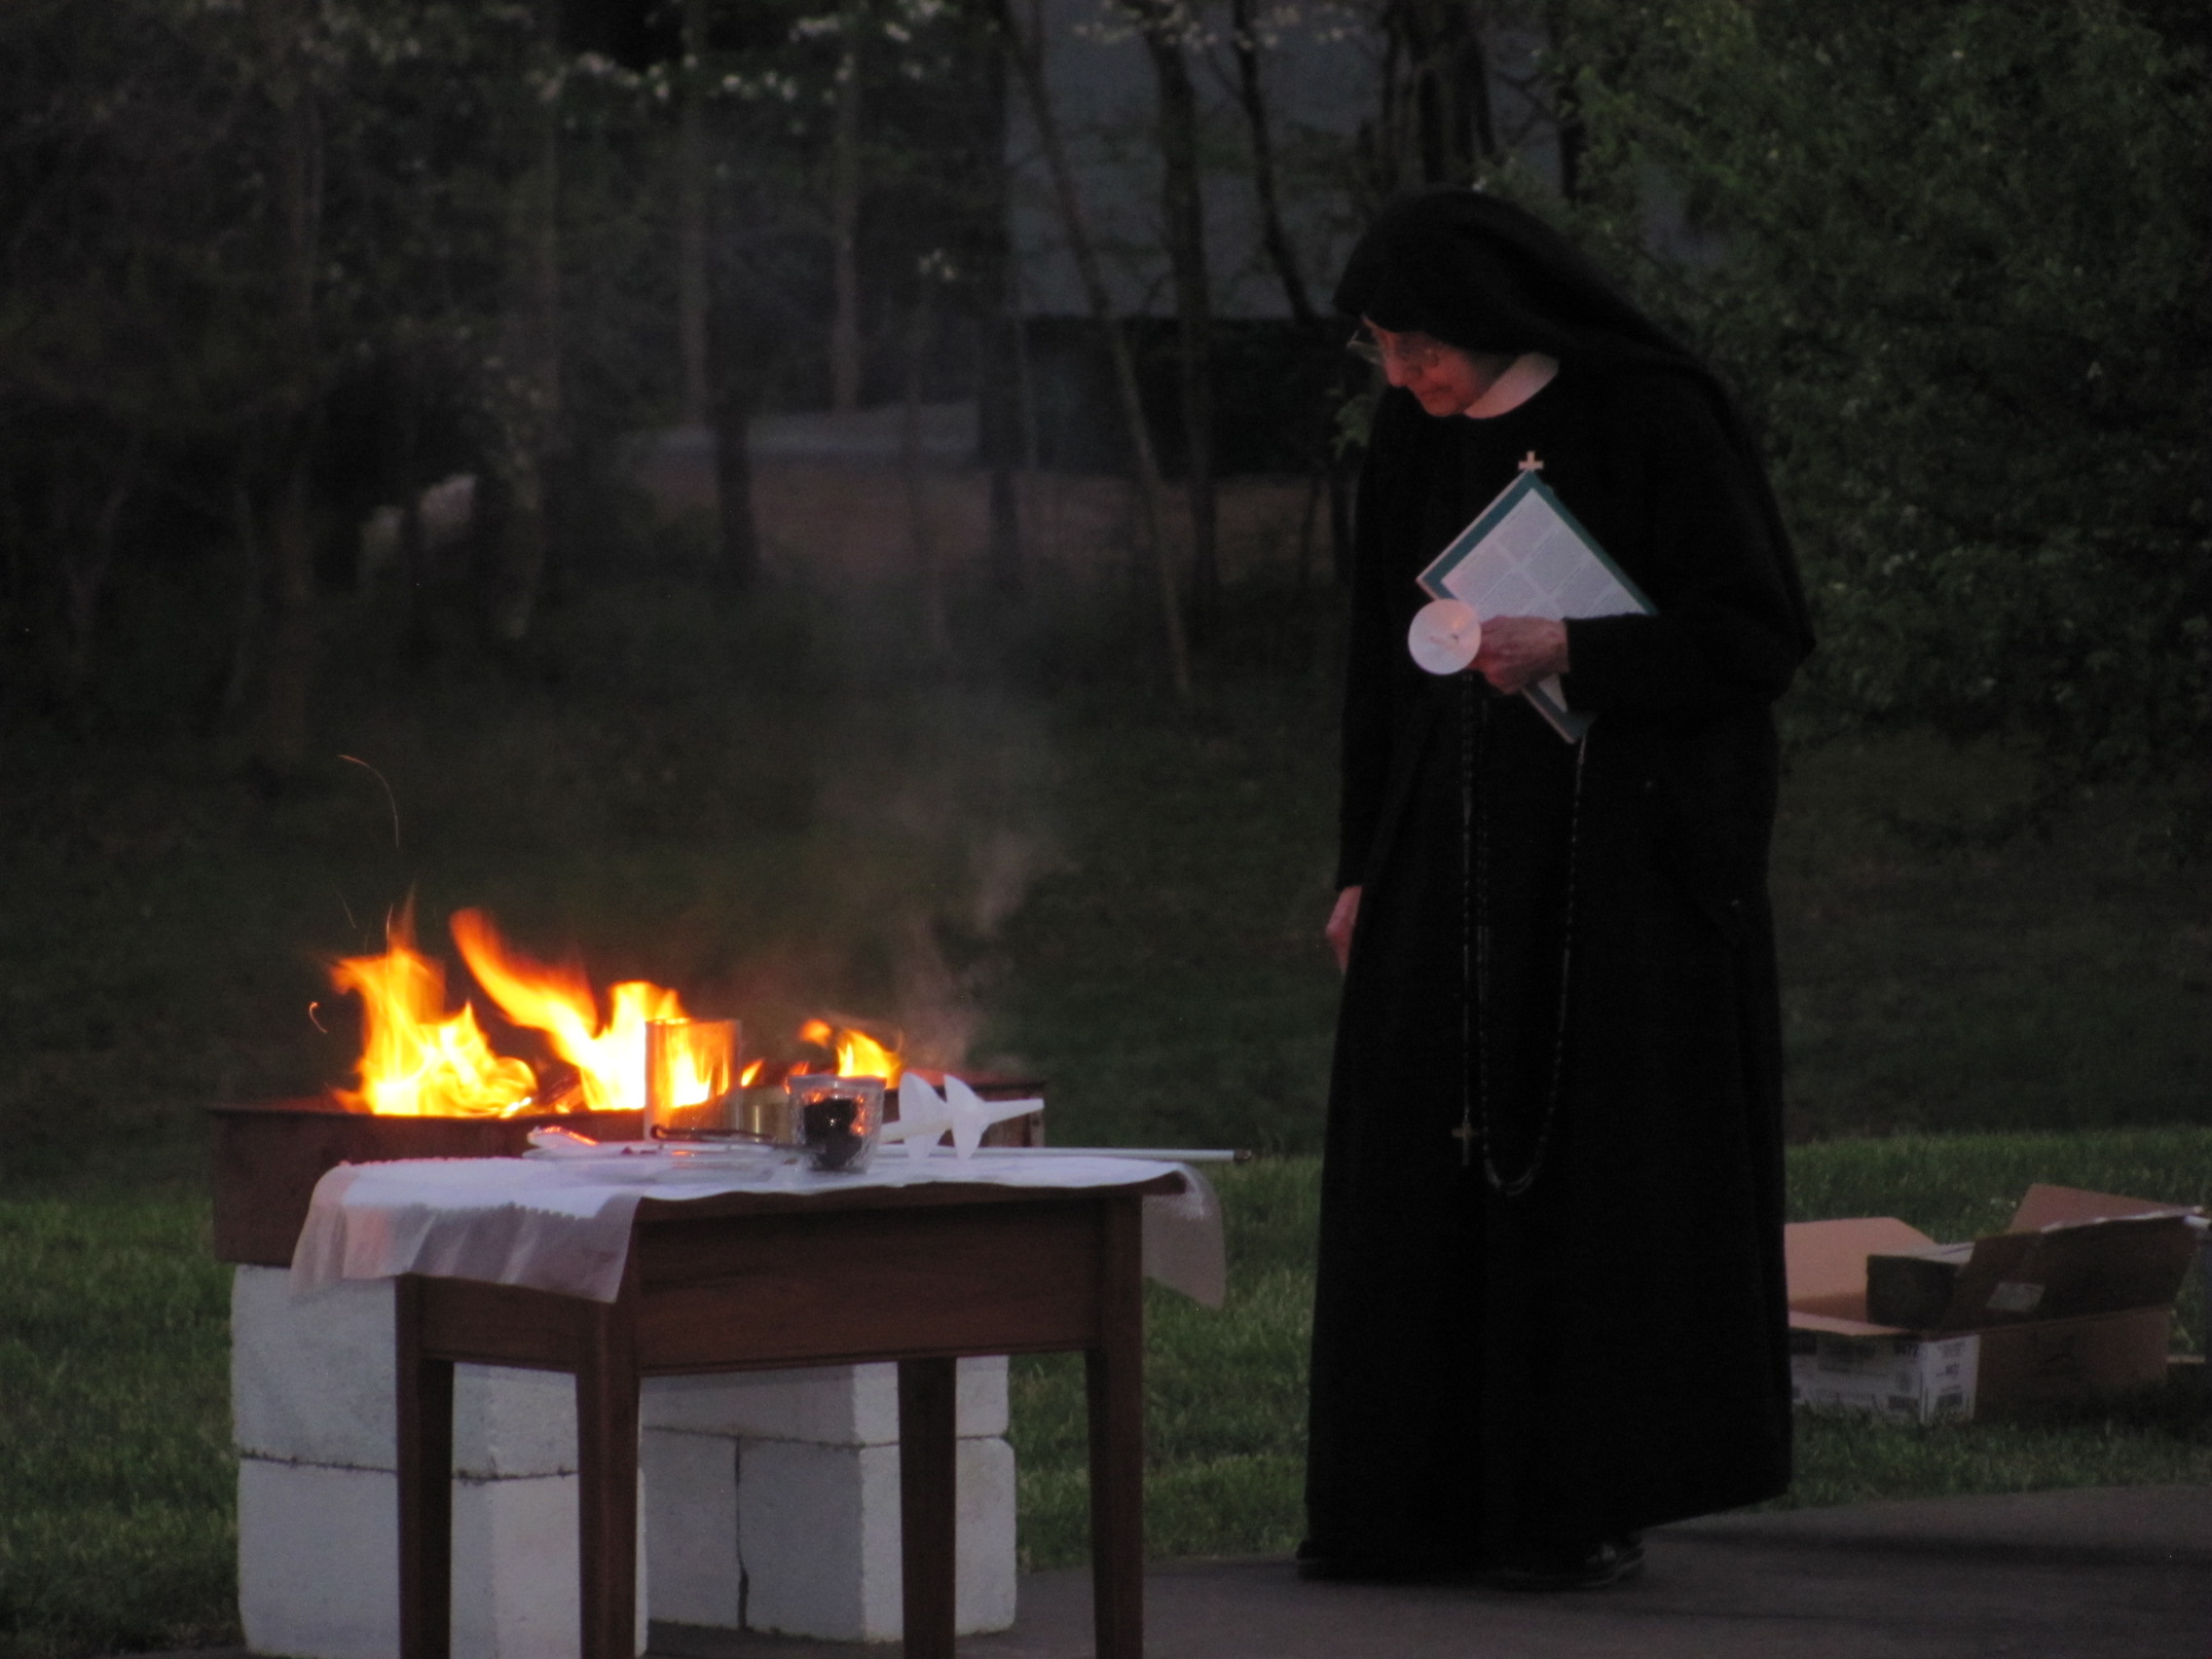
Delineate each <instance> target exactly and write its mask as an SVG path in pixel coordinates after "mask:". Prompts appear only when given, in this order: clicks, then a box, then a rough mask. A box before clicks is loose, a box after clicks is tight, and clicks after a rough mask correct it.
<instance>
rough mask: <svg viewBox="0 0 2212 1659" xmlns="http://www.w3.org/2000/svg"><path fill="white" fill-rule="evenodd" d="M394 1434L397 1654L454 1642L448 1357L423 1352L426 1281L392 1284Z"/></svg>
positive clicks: (417, 1658)
mask: <svg viewBox="0 0 2212 1659" xmlns="http://www.w3.org/2000/svg"><path fill="white" fill-rule="evenodd" d="M392 1303H393V1308H394V1312H395V1316H396V1329H395V1331H394V1333H393V1338H394V1341H393V1347H394V1351H395V1353H396V1356H397V1360H398V1363H397V1365H396V1367H395V1368H394V1371H395V1375H394V1377H393V1383H394V1387H393V1404H394V1405H395V1407H396V1408H397V1410H396V1417H397V1423H396V1427H397V1429H398V1439H399V1446H398V1452H399V1654H400V1659H447V1655H448V1654H449V1653H450V1652H451V1651H452V1648H453V1361H452V1360H450V1359H433V1358H429V1357H427V1356H425V1355H424V1352H423V1281H422V1280H421V1279H419V1278H416V1277H414V1276H412V1275H409V1276H406V1277H402V1278H401V1279H400V1280H399V1281H398V1282H397V1283H396V1284H395V1285H394V1286H393V1287H392Z"/></svg>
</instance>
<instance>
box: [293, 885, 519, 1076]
mask: <svg viewBox="0 0 2212 1659" xmlns="http://www.w3.org/2000/svg"><path fill="white" fill-rule="evenodd" d="M330 982H331V983H332V984H333V985H335V986H336V987H337V988H338V989H339V990H341V991H352V992H355V993H357V994H358V995H359V996H360V999H361V1012H362V1022H361V1023H362V1031H361V1063H360V1067H359V1077H360V1081H361V1087H360V1088H359V1089H357V1090H355V1089H346V1088H340V1089H333V1090H332V1091H331V1092H332V1093H334V1094H335V1095H337V1097H338V1098H339V1100H340V1101H341V1102H343V1103H344V1104H345V1106H346V1108H347V1109H348V1110H349V1111H353V1112H376V1113H381V1114H383V1115H385V1116H387V1117H400V1118H422V1117H459V1118H503V1117H506V1116H508V1115H510V1114H512V1113H515V1112H519V1111H522V1110H523V1109H524V1108H526V1107H528V1106H529V1105H530V1104H531V1101H532V1098H533V1096H534V1095H535V1092H536V1088H537V1079H536V1078H535V1076H534V1075H533V1074H532V1072H531V1069H530V1067H529V1065H528V1064H527V1063H526V1062H524V1061H522V1060H512V1059H507V1058H504V1057H503V1056H501V1055H498V1054H495V1053H494V1052H493V1051H492V1046H491V1045H490V1044H489V1043H487V1042H486V1041H485V1040H484V1033H483V1031H482V1030H480V1029H479V1028H478V1026H477V1024H476V1011H475V1010H474V1009H472V1008H470V1007H469V1006H468V1005H467V1004H465V1003H463V1004H462V1005H461V1012H460V1013H459V1014H454V1015H452V1016H451V1017H450V1018H449V1017H448V1016H447V1014H446V1012H445V1007H446V976H445V970H444V969H443V968H442V967H441V966H439V964H437V963H436V962H433V961H432V960H430V959H429V958H428V957H426V956H423V955H420V954H419V953H418V952H417V951H416V950H415V913H414V907H413V905H409V906H407V907H405V908H403V909H401V910H400V911H399V912H398V913H397V914H396V915H394V916H393V917H391V919H390V920H389V921H387V923H386V924H385V953H384V954H383V955H382V956H348V957H343V958H341V959H340V960H339V961H337V962H335V963H333V964H332V965H331V969H330Z"/></svg>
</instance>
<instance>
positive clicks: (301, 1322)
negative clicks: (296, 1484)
mask: <svg viewBox="0 0 2212 1659" xmlns="http://www.w3.org/2000/svg"><path fill="white" fill-rule="evenodd" d="M391 1295H392V1286H391V1281H390V1280H389V1279H358V1280H348V1281H346V1282H343V1283H340V1284H337V1285H333V1286H332V1287H331V1288H329V1289H328V1290H322V1291H317V1292H315V1293H313V1294H312V1295H308V1296H299V1297H295V1296H294V1295H293V1294H292V1287H291V1275H290V1273H289V1272H286V1271H285V1270H283V1269H281V1268H256V1267H241V1268H240V1269H239V1270H238V1271H237V1277H236V1278H235V1279H234V1280H233V1282H232V1290H231V1415H232V1422H233V1425H234V1431H235V1435H236V1438H237V1441H238V1448H239V1451H240V1453H242V1454H244V1455H245V1456H254V1457H265V1458H269V1459H271V1460H274V1461H277V1462H295V1463H326V1464H335V1465H339V1466H343V1467H349V1468H356V1469H390V1468H394V1467H396V1466H397V1464H398V1455H397V1448H396V1444H395V1440H394V1430H393V1411H392V1306H391ZM453 1420H454V1468H455V1470H456V1471H457V1472H458V1473H460V1474H462V1475H467V1476H472V1477H477V1478H481V1479H487V1480H489V1479H498V1478H507V1477H519V1476H531V1475H557V1474H569V1473H572V1472H573V1471H574V1469H575V1466H576V1402H575V1383H574V1382H573V1381H572V1380H571V1378H569V1377H568V1376H567V1375H565V1374H563V1373H559V1372H550V1371H510V1370H506V1369H503V1368H494V1367H490V1366H482V1365H463V1366H459V1367H457V1368H456V1370H455V1377H454V1414H453Z"/></svg>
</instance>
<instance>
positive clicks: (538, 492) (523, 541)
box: [490, 0, 562, 645]
mask: <svg viewBox="0 0 2212 1659" xmlns="http://www.w3.org/2000/svg"><path fill="white" fill-rule="evenodd" d="M539 18H540V27H541V30H542V34H541V36H540V39H541V42H542V46H541V49H540V51H541V55H540V59H539V66H540V68H541V69H542V68H548V67H550V65H549V64H548V63H547V62H546V60H547V59H549V58H551V57H552V56H553V55H554V54H555V52H556V51H557V49H558V45H559V34H558V29H559V19H560V12H559V6H558V0H541V3H540V10H539ZM535 110H536V131H535V148H536V155H535V159H534V163H533V165H532V166H531V168H530V170H529V171H528V172H526V173H525V174H524V176H523V178H522V179H521V181H520V182H519V183H518V185H517V187H516V208H517V220H518V223H517V226H516V229H517V233H518V241H519V244H520V245H519V247H518V249H517V251H518V253H519V255H520V261H519V263H520V265H521V272H520V276H521V287H522V294H521V297H520V303H519V305H518V307H517V310H516V313H515V315H514V318H513V323H512V338H513V339H514V341H515V343H516V350H515V352H514V361H515V362H516V364H517V365H518V369H519V378H520V381H521V385H520V387H518V388H517V389H518V391H519V397H516V398H510V400H509V411H510V413H509V419H510V421H511V423H512V424H511V427H510V431H509V436H508V454H507V457H506V483H507V489H508V495H509V506H508V513H507V521H506V527H505V531H504V533H503V535H501V537H500V542H499V550H498V561H497V574H496V578H495V584H494V587H493V592H492V596H491V597H492V603H491V608H490V609H491V615H490V620H491V624H492V634H493V637H494V638H495V639H497V640H499V641H501V642H502V643H505V644H509V645H512V644H514V643H516V642H518V641H520V640H522V639H525V638H526V637H528V635H529V633H530V625H531V622H532V619H533V618H534V617H535V614H536V610H537V596H538V590H539V588H540V587H541V586H542V584H543V582H544V579H545V561H546V541H547V523H546V485H547V482H548V479H549V478H550V476H551V473H552V471H553V469H554V467H555V465H556V464H557V462H556V460H555V457H556V456H557V454H558V453H559V447H560V431H561V413H562V410H561V100H560V99H559V97H557V96H555V97H549V98H539V99H536V100H535ZM518 405H519V406H518Z"/></svg>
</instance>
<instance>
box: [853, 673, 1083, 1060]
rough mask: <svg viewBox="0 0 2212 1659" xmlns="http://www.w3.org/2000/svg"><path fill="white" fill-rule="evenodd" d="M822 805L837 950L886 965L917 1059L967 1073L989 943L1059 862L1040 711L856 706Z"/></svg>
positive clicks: (921, 699)
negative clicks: (846, 931)
mask: <svg viewBox="0 0 2212 1659" xmlns="http://www.w3.org/2000/svg"><path fill="white" fill-rule="evenodd" d="M845 714H846V719H845V721H844V723H843V728H842V730H841V732H840V734H839V740H838V741H837V743H836V745H835V748H836V750H837V752H838V754H839V755H840V761H839V764H838V765H837V767H836V768H835V770H834V772H833V774H832V775H831V777H830V780H829V781H828V782H827V783H826V784H825V786H824V788H823V791H822V794H821V796H820V798H819V800H818V803H817V829H816V833H817V835H818V836H819V837H820V839H821V844H822V846H823V847H824V848H825V849H828V850H830V866H829V868H828V869H826V870H825V872H824V873H825V877H826V879H827V880H828V881H829V882H830V883H831V884H832V885H833V886H834V887H835V888H836V890H837V892H838V894H839V898H838V901H837V905H836V907H837V909H838V911H839V912H840V913H841V914H842V915H843V916H844V917H846V918H847V919H848V921H849V922H850V923H851V924H853V932H852V934H851V935H849V936H848V938H847V939H846V940H845V941H844V944H845V948H846V949H847V950H848V951H850V952H852V953H854V954H855V955H857V956H858V957H860V958H861V959H863V960H866V959H867V958H869V957H877V958H880V959H881V960H883V961H884V963H885V964H886V967H887V978H888V990H889V993H890V996H891V999H892V1005H893V1006H892V1007H891V1009H890V1010H888V1011H887V1012H888V1017H889V1018H890V1020H891V1021H892V1022H893V1023H895V1024H897V1025H898V1026H899V1027H900V1028H901V1030H902V1031H903V1033H904V1036H905V1043H906V1051H907V1055H908V1057H909V1058H910V1059H911V1060H913V1061H914V1062H915V1063H916V1064H919V1065H925V1066H933V1067H935V1066H945V1067H953V1068H958V1067H961V1066H963V1065H965V1064H967V1063H968V1061H969V1059H970V1055H971V1051H972V1050H973V1049H974V1046H975V1043H976V1040H977V1035H978V1032H979V1031H980V1029H981V1026H982V1022H983V1013H984V1011H983V1006H982V998H983V994H984V993H985V991H986V990H987V989H988V985H989V982H990V979H991V977H992V975H993V973H994V972H995V971H996V969H997V966H998V958H997V952H996V951H995V950H994V948H993V946H994V943H995V941H996V940H997V939H998V937H999V934H1000V930H1001V929H1002V928H1003V927H1004V925H1005V924H1006V922H1007V920H1008V918H1009V917H1011V916H1012V915H1013V914H1014V912H1015V911H1016V910H1018V909H1019V908H1020V906H1021V903H1022V902H1023V900H1024V899H1025V898H1026V897H1027V896H1028V894H1029V891H1030V889H1031V887H1032V886H1033V885H1034V884H1035V883H1036V881H1037V880H1038V879H1039V878H1040V877H1041V876H1043V875H1045V874H1046V873H1048V872H1049V871H1050V870H1051V869H1052V868H1053V867H1054V866H1056V864H1057V862H1058V857H1057V854H1056V851H1055V848H1056V845H1057V841H1056V836H1055V834H1054V832H1053V829H1052V801H1053V798H1054V796H1055V793H1056V789H1055V784H1056V768H1055V767H1054V765H1053V762H1052V757H1051V748H1050V745H1049V742H1048V741H1047V736H1046V731H1045V727H1044V722H1043V720H1042V719H1041V718H1040V715H1039V713H1038V711H1037V710H1036V709H1034V708H1033V707H1031V706H1028V705H1026V704H1024V703H1023V702H1022V701H1021V700H1019V699H1018V698H1016V697H1014V695H1012V694H1011V693H1007V692H1004V691H977V690H975V689H969V688H953V687H942V688H932V689H921V690H908V691H904V692H903V693H900V694H898V695H896V696H886V695H882V694H876V695H859V696H856V697H855V698H854V699H852V700H851V701H850V702H849V703H848V704H847V706H846V710H845Z"/></svg>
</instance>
